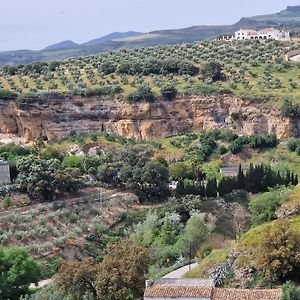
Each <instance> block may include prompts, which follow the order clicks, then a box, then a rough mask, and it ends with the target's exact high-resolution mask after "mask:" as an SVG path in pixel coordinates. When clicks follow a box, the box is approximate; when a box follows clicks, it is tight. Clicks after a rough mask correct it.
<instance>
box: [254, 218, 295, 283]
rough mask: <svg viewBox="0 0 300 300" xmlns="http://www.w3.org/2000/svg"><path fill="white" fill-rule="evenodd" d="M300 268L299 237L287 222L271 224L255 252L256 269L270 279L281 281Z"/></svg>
mask: <svg viewBox="0 0 300 300" xmlns="http://www.w3.org/2000/svg"><path fill="white" fill-rule="evenodd" d="M299 266H300V235H299V233H298V232H297V231H295V230H294V229H293V228H292V226H291V223H290V222H289V221H285V220H281V221H277V222H275V223H271V224H270V225H269V226H267V227H266V228H265V230H264V232H263V236H262V239H261V241H260V242H259V245H258V247H257V252H256V268H257V269H258V270H259V271H262V272H265V273H266V274H267V275H268V276H269V277H270V278H275V279H282V278H285V277H287V276H289V275H291V274H293V272H294V271H296V270H298V269H299Z"/></svg>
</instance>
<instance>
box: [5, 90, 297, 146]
mask: <svg viewBox="0 0 300 300" xmlns="http://www.w3.org/2000/svg"><path fill="white" fill-rule="evenodd" d="M212 128H231V129H235V130H236V131H237V132H238V133H242V134H247V135H249V134H269V133H272V134H276V135H277V136H278V138H288V137H291V136H298V135H299V128H300V121H299V120H291V119H288V118H283V117H282V116H281V115H280V112H279V111H278V110H276V109H266V108H263V106H262V105H259V104H257V103H256V104H255V103H254V104H251V103H250V104H247V103H245V102H244V101H243V100H241V99H239V98H237V97H234V96H232V95H222V96H195V97H189V98H180V99H177V100H174V101H170V102H168V101H157V102H153V103H138V104H129V103H127V102H126V101H121V100H109V101H108V100H99V99H96V98H81V99H78V98H76V99H47V100H43V101H41V103H35V104H31V105H28V106H27V107H26V108H23V109H18V108H17V106H16V104H15V103H14V102H7V101H2V100H0V134H11V135H14V136H19V137H23V138H24V140H25V142H30V141H32V140H33V139H34V138H36V137H38V136H46V137H47V138H48V140H56V139H61V138H65V137H68V136H70V135H71V134H74V133H77V134H79V133H92V132H110V133H116V134H118V135H122V136H125V137H127V138H134V139H146V140H151V139H155V138H161V137H166V136H172V135H177V134H183V133H186V132H190V131H193V130H205V129H212Z"/></svg>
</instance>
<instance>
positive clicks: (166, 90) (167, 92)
mask: <svg viewBox="0 0 300 300" xmlns="http://www.w3.org/2000/svg"><path fill="white" fill-rule="evenodd" d="M160 92H161V94H162V96H163V97H164V98H165V99H167V100H173V99H174V98H175V97H176V95H177V89H176V88H175V87H174V86H173V85H167V86H165V87H163V88H162V89H161V91H160Z"/></svg>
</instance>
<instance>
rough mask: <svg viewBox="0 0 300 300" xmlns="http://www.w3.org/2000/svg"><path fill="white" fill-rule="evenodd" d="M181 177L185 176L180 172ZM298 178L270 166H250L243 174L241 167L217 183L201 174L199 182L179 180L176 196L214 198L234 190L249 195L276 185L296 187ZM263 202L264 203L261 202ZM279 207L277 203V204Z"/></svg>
mask: <svg viewBox="0 0 300 300" xmlns="http://www.w3.org/2000/svg"><path fill="white" fill-rule="evenodd" d="M180 174H181V176H184V175H185V174H186V172H185V170H184V169H183V170H181V173H180ZM297 184H298V176H297V175H295V174H294V173H293V172H290V171H289V170H287V171H286V172H285V173H284V174H280V173H279V172H275V171H274V170H272V169H271V166H266V165H264V164H261V165H255V166H254V165H253V164H250V166H249V169H248V170H247V171H246V172H245V171H243V170H242V168H241V166H240V167H239V171H238V174H237V176H235V177H222V178H221V179H220V180H219V181H217V179H216V178H208V179H207V180H206V175H205V174H202V176H201V180H196V178H194V180H189V179H183V178H182V177H181V178H179V181H178V185H177V188H176V190H175V193H176V195H178V196H182V195H188V194H191V195H199V196H202V197H204V196H206V197H211V198H214V197H216V196H217V195H219V196H224V195H227V194H230V193H231V192H232V191H234V190H246V191H248V192H251V193H254V194H256V193H260V192H266V191H268V189H269V188H272V187H275V186H277V185H285V186H288V185H297ZM263 202H264V201H263ZM277 204H278V205H279V203H277Z"/></svg>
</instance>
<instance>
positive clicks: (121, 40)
mask: <svg viewBox="0 0 300 300" xmlns="http://www.w3.org/2000/svg"><path fill="white" fill-rule="evenodd" d="M241 27H243V28H247V27H248V28H253V29H260V28H263V27H276V28H281V29H284V28H285V29H288V30H291V31H292V32H293V31H295V32H300V5H297V6H288V7H287V8H286V9H285V10H282V11H280V12H278V13H275V14H268V15H258V16H254V17H250V18H241V19H240V20H239V21H238V22H237V23H235V24H233V25H224V26H222V25H219V26H192V27H188V28H182V29H174V30H158V31H152V32H149V33H140V32H136V31H128V32H115V33H112V34H109V35H106V36H103V37H100V38H97V39H93V40H91V41H88V42H86V43H83V44H81V45H78V44H76V43H74V42H72V41H63V42H60V43H58V44H54V45H51V46H48V47H47V48H46V49H44V50H41V51H30V50H18V51H6V52H0V66H3V65H6V64H28V63H32V62H34V61H51V60H62V59H67V58H70V57H78V56H86V55H92V54H98V53H101V52H106V51H112V50H117V49H120V48H138V47H151V46H157V45H174V44H181V43H191V42H195V41H201V40H211V39H215V38H217V37H218V36H220V35H223V34H233V33H234V32H235V31H236V30H238V29H240V28H241Z"/></svg>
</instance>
